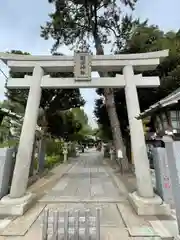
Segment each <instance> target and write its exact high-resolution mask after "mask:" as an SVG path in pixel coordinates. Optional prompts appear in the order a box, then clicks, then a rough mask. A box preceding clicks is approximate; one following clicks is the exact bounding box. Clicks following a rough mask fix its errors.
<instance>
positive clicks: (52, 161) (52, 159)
mask: <svg viewBox="0 0 180 240" xmlns="http://www.w3.org/2000/svg"><path fill="white" fill-rule="evenodd" d="M62 162H63V156H55V155H54V156H46V160H45V168H48V169H51V168H53V167H54V166H55V165H56V164H58V163H62Z"/></svg>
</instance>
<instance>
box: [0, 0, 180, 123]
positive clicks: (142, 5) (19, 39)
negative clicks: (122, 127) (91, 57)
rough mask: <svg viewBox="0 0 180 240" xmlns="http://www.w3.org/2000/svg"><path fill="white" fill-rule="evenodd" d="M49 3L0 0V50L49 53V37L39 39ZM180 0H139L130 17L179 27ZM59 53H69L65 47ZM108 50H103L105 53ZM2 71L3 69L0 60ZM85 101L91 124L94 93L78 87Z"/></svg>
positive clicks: (0, 80) (0, 84)
mask: <svg viewBox="0 0 180 240" xmlns="http://www.w3.org/2000/svg"><path fill="white" fill-rule="evenodd" d="M51 8H52V6H51V5H50V4H49V3H48V0H30V1H25V0H16V1H14V0H0V52H4V51H10V50H12V49H14V50H22V51H26V52H30V53H31V54H35V55H37V54H41V55H45V54H50V49H51V47H52V40H48V41H45V40H44V39H42V38H40V25H43V24H44V23H45V21H46V20H47V19H48V13H50V12H51ZM179 9H180V0H173V1H170V0H151V1H149V0H139V2H138V3H137V5H136V10H135V12H134V16H135V17H138V18H140V19H142V20H145V19H147V18H148V19H149V23H151V24H156V25H159V27H160V28H161V29H163V30H165V31H169V30H177V29H179V28H180V14H179ZM60 52H62V53H64V54H69V55H72V53H71V52H70V51H69V49H68V48H66V47H62V48H61V49H60ZM107 53H108V49H106V54H107ZM0 67H1V69H2V70H3V71H5V72H6V74H7V72H8V70H7V68H6V67H5V66H4V65H3V64H1V63H0ZM4 83H5V78H4V76H3V75H2V74H1V73H0V99H3V98H4ZM81 92H82V94H83V96H84V98H85V100H86V101H87V103H86V106H85V111H86V112H87V114H88V116H89V121H90V123H91V124H92V125H94V121H93V108H94V100H95V98H97V95H96V93H95V91H94V90H93V89H84V90H81Z"/></svg>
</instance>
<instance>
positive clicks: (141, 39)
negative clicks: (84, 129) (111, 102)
mask: <svg viewBox="0 0 180 240" xmlns="http://www.w3.org/2000/svg"><path fill="white" fill-rule="evenodd" d="M163 49H169V50H170V52H169V56H168V57H167V58H166V59H165V60H164V61H163V62H162V63H161V64H160V65H159V66H158V67H157V69H155V70H154V71H149V72H145V73H143V75H147V76H153V75H154V76H160V83H161V84H160V86H159V87H158V88H151V89H149V88H148V89H138V96H139V101H140V108H141V111H143V110H145V109H147V108H148V107H149V106H150V105H152V104H154V103H155V102H157V101H158V100H160V99H162V98H164V97H165V96H167V95H168V94H169V93H171V92H172V91H174V90H176V89H177V88H178V87H180V31H177V32H167V33H164V32H163V31H161V30H160V29H159V28H158V27H157V26H151V25H148V23H147V22H144V23H143V24H140V25H139V26H137V27H136V28H134V29H133V30H132V31H131V34H129V37H128V38H127V39H126V43H125V44H124V48H121V49H116V52H118V53H141V52H149V51H157V50H163ZM99 91H100V90H99ZM99 94H101V92H100V93H99ZM115 105H116V109H117V112H118V115H119V116H121V118H119V121H120V123H121V126H123V127H122V133H123V136H124V138H125V136H127V134H126V133H128V119H127V111H126V102H125V97H124V90H122V89H119V90H118V89H116V90H115ZM95 115H96V117H97V120H98V122H99V124H101V125H102V126H103V130H104V131H105V132H106V133H108V132H109V123H108V122H107V120H106V116H107V111H106V109H105V107H104V106H103V103H102V102H99V100H97V101H96V107H95ZM151 127H152V126H151ZM123 130H124V131H123Z"/></svg>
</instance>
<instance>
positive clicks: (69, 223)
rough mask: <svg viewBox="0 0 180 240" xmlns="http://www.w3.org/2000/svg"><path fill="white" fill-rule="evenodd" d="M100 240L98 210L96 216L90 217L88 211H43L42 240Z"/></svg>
mask: <svg viewBox="0 0 180 240" xmlns="http://www.w3.org/2000/svg"><path fill="white" fill-rule="evenodd" d="M70 239H73V240H80V239H84V240H90V239H91V240H92V239H94V240H100V209H99V208H97V209H96V216H90V211H89V210H85V212H84V213H83V216H82V213H81V212H80V210H76V211H74V212H70V211H65V212H63V213H60V212H59V211H50V210H49V209H45V210H44V215H43V226H42V240H70Z"/></svg>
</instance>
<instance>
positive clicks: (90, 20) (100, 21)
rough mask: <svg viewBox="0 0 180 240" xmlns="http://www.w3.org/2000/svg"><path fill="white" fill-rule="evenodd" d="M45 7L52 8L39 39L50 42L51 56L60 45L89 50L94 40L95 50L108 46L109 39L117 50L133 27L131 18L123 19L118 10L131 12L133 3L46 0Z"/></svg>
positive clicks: (131, 1)
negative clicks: (50, 6) (52, 41)
mask: <svg viewBox="0 0 180 240" xmlns="http://www.w3.org/2000/svg"><path fill="white" fill-rule="evenodd" d="M49 3H52V4H53V5H54V7H55V8H54V12H53V13H51V14H49V17H50V20H49V21H47V23H46V25H45V26H44V27H41V29H42V32H41V36H42V37H43V38H44V39H48V38H49V37H52V38H53V39H54V41H55V42H54V45H53V48H52V51H53V52H54V51H56V50H57V48H58V47H59V46H61V45H63V44H65V45H67V46H72V47H75V48H77V49H78V48H79V47H82V46H86V47H87V48H90V47H91V46H90V45H91V44H92V43H94V40H95V47H96V49H97V48H99V46H98V45H101V46H102V45H106V44H109V43H111V42H112V38H113V40H114V44H113V46H114V47H115V46H119V47H121V46H122V45H123V41H122V39H123V38H127V37H128V34H129V28H131V26H132V24H133V23H134V22H133V21H132V17H131V16H130V17H129V16H128V15H126V16H123V14H122V9H121V8H122V7H123V5H125V6H128V7H130V8H131V9H133V8H134V5H135V3H136V0H121V1H120V2H119V1H112V0H101V1H97V0H91V1H88V0H86V1H84V0H71V1H65V0H64V1H63V0H49ZM122 22H123V24H122ZM112 35H113V36H112ZM122 36H123V37H122ZM102 54H103V53H102Z"/></svg>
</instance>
